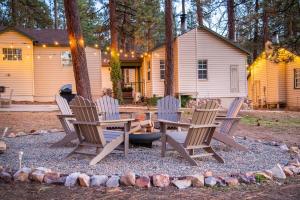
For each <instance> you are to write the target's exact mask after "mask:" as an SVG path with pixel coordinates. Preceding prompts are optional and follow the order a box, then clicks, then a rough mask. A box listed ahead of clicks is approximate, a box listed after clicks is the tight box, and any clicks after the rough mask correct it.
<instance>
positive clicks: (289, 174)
mask: <svg viewBox="0 0 300 200" xmlns="http://www.w3.org/2000/svg"><path fill="white" fill-rule="evenodd" d="M283 171H284V173H285V175H286V176H293V175H294V172H293V171H292V170H291V169H290V168H289V167H287V166H285V167H283Z"/></svg>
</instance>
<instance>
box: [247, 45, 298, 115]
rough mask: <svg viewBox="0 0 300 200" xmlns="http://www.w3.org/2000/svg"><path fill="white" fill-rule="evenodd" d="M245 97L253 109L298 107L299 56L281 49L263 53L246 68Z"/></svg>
mask: <svg viewBox="0 0 300 200" xmlns="http://www.w3.org/2000/svg"><path fill="white" fill-rule="evenodd" d="M248 96H249V99H250V100H251V101H252V103H253V106H254V107H260V108H261V107H267V108H272V107H276V108H280V107H287V108H289V109H299V108H300V57H299V56H297V55H295V54H293V53H291V52H289V51H288V50H286V49H284V48H280V49H278V50H277V51H274V52H272V53H266V52H263V53H261V54H260V56H259V57H258V58H257V59H256V60H255V61H254V62H253V63H252V64H251V65H250V66H249V67H248Z"/></svg>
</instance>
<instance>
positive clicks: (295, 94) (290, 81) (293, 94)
mask: <svg viewBox="0 0 300 200" xmlns="http://www.w3.org/2000/svg"><path fill="white" fill-rule="evenodd" d="M296 68H297V69H300V57H299V56H297V57H295V59H294V62H290V63H288V64H287V68H286V69H287V71H286V91H287V106H288V107H290V108H297V109H299V108H300V89H295V88H294V69H296Z"/></svg>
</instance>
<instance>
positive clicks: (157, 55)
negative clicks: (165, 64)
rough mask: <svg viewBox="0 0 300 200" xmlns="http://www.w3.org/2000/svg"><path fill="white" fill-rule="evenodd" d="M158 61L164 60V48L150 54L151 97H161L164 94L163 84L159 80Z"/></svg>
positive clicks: (162, 81)
mask: <svg viewBox="0 0 300 200" xmlns="http://www.w3.org/2000/svg"><path fill="white" fill-rule="evenodd" d="M160 60H165V47H161V48H158V49H156V50H155V51H153V52H152V63H151V75H152V77H151V78H152V92H153V95H156V96H159V97H162V96H164V92H165V82H164V80H163V79H160V63H159V62H160Z"/></svg>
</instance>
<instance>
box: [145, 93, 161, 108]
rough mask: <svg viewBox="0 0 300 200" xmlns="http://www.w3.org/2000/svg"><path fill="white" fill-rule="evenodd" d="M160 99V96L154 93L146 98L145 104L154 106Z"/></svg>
mask: <svg viewBox="0 0 300 200" xmlns="http://www.w3.org/2000/svg"><path fill="white" fill-rule="evenodd" d="M159 99H161V97H157V96H156V95H153V97H151V98H148V99H147V105H148V106H156V105H157V101H158V100H159Z"/></svg>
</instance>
